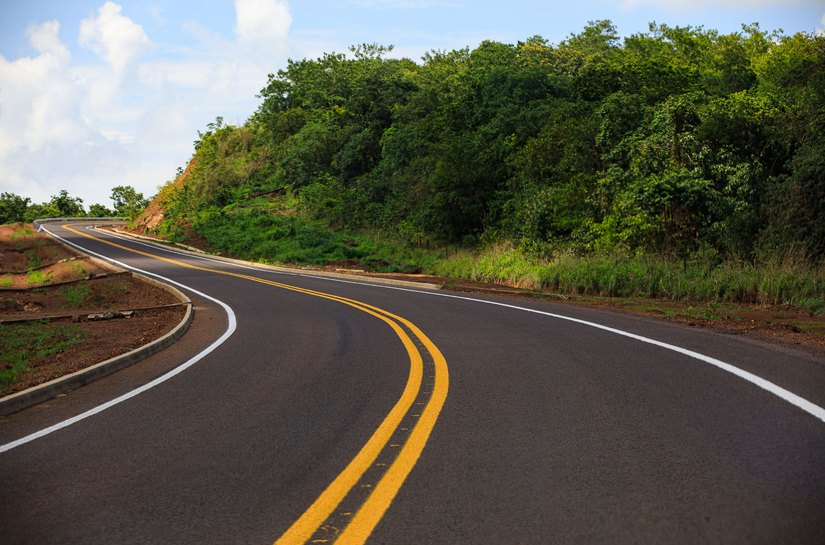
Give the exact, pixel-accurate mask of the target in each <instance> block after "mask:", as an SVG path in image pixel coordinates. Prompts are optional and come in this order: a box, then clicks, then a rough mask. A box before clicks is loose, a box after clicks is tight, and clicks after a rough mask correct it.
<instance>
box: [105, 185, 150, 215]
mask: <svg viewBox="0 0 825 545" xmlns="http://www.w3.org/2000/svg"><path fill="white" fill-rule="evenodd" d="M111 199H112V202H113V203H114V205H115V213H116V214H117V215H119V216H123V217H126V218H128V219H130V220H133V219H135V218H136V217H137V216H138V214H140V213H141V212H143V210H144V209H145V208H146V206H148V204H149V201H148V199H145V198H143V193H138V192H137V191H135V188H134V187H132V186H130V185H119V186H117V187H115V188H113V189H112V197H111Z"/></svg>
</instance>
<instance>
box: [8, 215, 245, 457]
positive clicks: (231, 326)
mask: <svg viewBox="0 0 825 545" xmlns="http://www.w3.org/2000/svg"><path fill="white" fill-rule="evenodd" d="M41 228H42V229H43V230H44V231H46V232H47V233H49V235H51V236H53V237H55V238H56V239H58V240H60V241H62V242H64V243H66V244H69V245H70V246H74V247H75V248H78V249H79V250H82V251H83V252H86V253H88V254H90V255H93V256H95V257H99V258H101V259H105V260H106V261H109V262H111V263H114V264H115V265H118V266H119V267H123V268H125V269H131V270H133V271H137V272H140V273H142V274H146V275H149V276H154V277H156V278H159V279H161V280H163V281H164V282H168V283H170V284H174V285H176V286H179V287H181V288H184V289H186V290H189V291H191V292H192V293H195V294H197V295H200V296H201V297H204V298H206V299H209V300H210V301H213V302H215V303H217V304H218V305H220V306H221V307H222V308H223V310H224V311H225V312H226V316H227V320H228V322H229V323H228V325H227V328H226V331H224V333H223V335H221V336H220V337H219V338H218V339H217V340H216V341H215V342H213V343H212V344H210V345H209V346H207V347H206V348H205V349H204V350H202V351H201V352H199V353H198V354H196V355H195V356H193V357H192V358H190V359H189V360H188V361H186V362H184V363H183V364H181V365H179V366H178V367H175V368H174V369H172V370H170V371H168V372H166V373H164V374H163V375H161V376H159V377H158V378H156V379H154V380H153V381H151V382H148V383H146V384H144V385H143V386H141V387H139V388H136V389H135V390H131V391H129V392H127V393H125V394H123V395H121V396H119V397H116V398H115V399H112V400H111V401H108V402H106V403H104V404H102V405H98V406H97V407H94V408H92V409H89V410H88V411H86V412H83V413H80V414H79V415H77V416H74V417H72V418H69V419H68V420H64V421H62V422H58V423H57V424H54V425H52V426H49V427H48V428H44V429H42V430H40V431H38V432H35V433H32V434H30V435H27V436H25V437H22V438H20V439H18V440H16V441H12V442H11V443H6V444H5V445H0V454H2V453H3V452H6V451H9V450H11V449H13V448H16V447H19V446H20V445H25V444H26V443H29V442H31V441H34V440H35V439H39V438H41V437H45V436H46V435H49V434H50V433H53V432H56V431H58V430H61V429H63V428H67V427H69V426H71V425H72V424H76V423H78V422H80V421H81V420H85V419H87V418H89V417H91V416H94V415H96V414H98V413H101V412H103V411H105V410H106V409H109V408H111V407H114V406H115V405H118V404H120V403H123V402H124V401H126V400H128V399H131V398H133V397H135V396H137V395H140V394H142V393H143V392H145V391H147V390H150V389H152V388H154V387H155V386H157V385H158V384H161V383H163V382H166V381H167V380H169V379H171V378H172V377H174V376H176V375H178V374H180V373H182V372H183V371H185V370H187V369H189V368H190V367H192V366H193V365H195V364H196V363H198V362H199V361H200V360H201V359H203V358H204V357H206V356H207V355H209V354H210V353H211V352H213V351H214V350H215V349H216V348H217V347H218V346H220V345H221V344H223V343H224V342H225V341H226V339H228V338H229V337H230V336H232V334H233V333H234V332H235V329H236V328H237V321H236V319H235V312H234V311H233V310H232V308H231V307H230V306H229V305H227V304H226V303H224V302H223V301H220V300H218V299H216V298H214V297H212V296H209V295H206V294H205V293H202V292H200V291H198V290H196V289H193V288H190V287H189V286H186V285H184V284H181V283H180V282H176V281H174V280H171V279H169V278H166V277H164V276H161V275H159V274H155V273H151V272H148V271H144V270H141V269H138V268H136V267H132V266H130V265H126V264H125V263H122V262H120V261H117V260H114V259H111V258H109V257H106V256H104V255H101V254H98V253H96V252H92V251H90V250H87V249H86V248H83V247H82V246H79V245H77V244H75V243H73V242H69V241H68V240H66V239H64V238H62V237H60V236H58V235H55V234H54V233H52V232H51V231H49V230H48V229H46V228H45V227H43V226H41Z"/></svg>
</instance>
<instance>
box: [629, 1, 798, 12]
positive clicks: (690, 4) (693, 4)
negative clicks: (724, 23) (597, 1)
mask: <svg viewBox="0 0 825 545" xmlns="http://www.w3.org/2000/svg"><path fill="white" fill-rule="evenodd" d="M810 3H811V0H624V6H625V7H626V8H636V7H640V6H648V7H650V6H653V7H664V8H672V9H685V10H692V9H700V8H706V7H709V6H713V7H721V6H730V7H736V8H764V7H772V6H775V7H787V6H791V5H804V4H810Z"/></svg>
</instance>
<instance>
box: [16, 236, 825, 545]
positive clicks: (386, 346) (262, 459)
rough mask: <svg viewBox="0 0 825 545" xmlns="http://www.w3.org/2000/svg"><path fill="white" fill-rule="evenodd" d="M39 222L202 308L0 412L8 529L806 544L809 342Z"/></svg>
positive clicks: (821, 373)
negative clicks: (355, 276)
mask: <svg viewBox="0 0 825 545" xmlns="http://www.w3.org/2000/svg"><path fill="white" fill-rule="evenodd" d="M47 229H48V230H49V231H52V232H53V233H55V234H56V235H58V236H60V237H63V238H65V239H66V240H68V241H69V242H71V243H74V244H77V245H79V246H81V247H83V248H85V249H87V250H88V251H90V252H94V253H97V254H100V255H105V256H107V257H109V258H111V259H114V260H117V261H118V262H120V263H123V264H125V265H128V266H131V267H135V268H138V269H140V270H143V271H147V272H150V273H153V274H156V275H160V276H162V277H164V278H166V279H168V280H169V281H173V282H176V283H179V284H180V285H181V286H182V287H183V289H184V290H185V291H187V293H188V294H189V295H190V296H191V297H192V299H193V301H194V302H195V306H196V317H195V322H194V324H193V326H192V329H191V330H190V333H187V335H186V336H185V337H184V338H183V340H182V341H181V342H179V343H177V344H176V345H175V346H173V347H172V348H170V349H167V350H166V351H164V352H163V353H161V354H158V355H155V356H153V357H151V358H149V359H147V360H145V361H144V362H141V363H140V364H138V365H136V366H133V367H131V368H129V369H126V370H124V371H121V372H118V373H117V374H115V375H113V376H111V377H108V378H106V379H103V380H101V381H99V382H96V383H94V384H92V385H89V386H87V387H84V388H82V389H79V390H76V391H74V392H71V393H70V394H68V395H66V396H63V397H60V398H57V399H55V400H52V401H50V402H48V403H44V404H41V405H39V406H37V407H33V408H31V409H29V410H26V411H23V412H20V413H17V414H15V415H12V416H10V417H6V418H3V419H0V513H2V516H0V543H2V544H4V545H6V544H12V543H26V544H28V543H31V544H38V545H39V544H49V543H61V544H62V543H78V544H87V543H101V544H112V543H141V544H144V543H164V544H167V543H198V544H212V543H215V544H217V543H227V544H229V543H232V544H234V543H259V544H272V543H278V544H286V543H332V542H334V541H335V542H337V543H365V542H366V543H370V544H379V543H387V544H390V543H391V544H411V545H412V544H460V543H472V544H545V543H725V544H728V543H748V544H752V543H766V544H767V543H770V544H776V543H794V544H806V543H810V544H821V543H823V542H824V541H825V538H823V536H825V409H823V407H825V360H823V359H822V358H816V357H813V356H810V355H808V354H806V353H803V352H798V351H794V350H791V349H787V348H778V347H775V346H769V345H765V344H761V343H757V342H754V341H749V340H746V339H741V338H737V337H733V336H724V335H718V334H714V333H710V332H706V331H700V330H694V329H691V328H685V327H682V326H678V325H673V324H669V323H660V322H655V321H649V320H645V319H641V318H633V317H628V316H624V315H616V314H612V313H606V312H602V311H598V310H593V309H585V308H578V307H572V306H567V305H560V304H552V303H547V302H541V301H526V300H518V299H507V298H497V297H484V296H474V297H465V296H461V295H459V294H451V293H449V292H435V291H426V290H411V289H406V288H396V287H391V286H371V285H367V284H362V283H352V282H344V281H340V280H336V279H330V278H316V277H313V276H311V275H294V274H289V273H285V272H275V271H269V270H259V269H255V268H250V267H240V266H238V265H235V264H231V263H226V262H221V261H216V260H207V259H202V258H198V257H194V256H189V255H185V254H181V253H177V252H174V251H170V250H168V249H163V248H156V247H153V246H149V245H146V244H144V243H138V242H134V241H129V240H124V239H122V238H120V237H114V236H113V235H111V234H107V233H103V232H99V231H93V230H89V229H85V228H84V227H83V226H80V225H74V226H72V227H70V228H64V227H61V226H60V225H59V224H49V225H48V226H47ZM92 237H93V238H92ZM336 539H337V541H336Z"/></svg>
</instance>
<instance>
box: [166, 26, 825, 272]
mask: <svg viewBox="0 0 825 545" xmlns="http://www.w3.org/2000/svg"><path fill="white" fill-rule="evenodd" d="M391 49H392V48H391V47H384V46H380V45H375V44H365V45H360V46H356V47H353V48H351V50H350V52H349V54H341V53H329V54H325V55H323V56H322V57H320V58H318V59H303V60H291V61H289V63H288V65H287V66H286V67H285V68H284V69H282V70H280V71H278V72H277V73H274V74H270V75H269V77H268V82H267V84H266V86H265V87H264V89H263V90H262V91H261V94H260V97H261V104H260V107H259V108H258V110H257V111H256V112H255V113H254V115H252V116H251V117H250V118H249V120H248V121H246V122H245V123H244V124H243V125H242V126H231V125H226V124H224V123H223V120H222V119H221V118H218V119H217V120H216V121H215V122H214V123H211V124H210V125H209V126H208V127H207V130H206V132H204V133H199V137H198V140H197V141H196V142H195V153H194V156H193V160H192V162H191V163H190V165H189V168H187V169H186V175H185V176H182V177H181V178H180V179H179V180H178V181H177V182H175V183H170V184H169V185H167V186H166V187H164V188H163V189H162V191H161V193H160V194H159V199H160V201H161V204H162V205H163V207H164V208H165V214H166V215H165V220H164V222H165V223H164V224H163V225H162V226H161V231H163V232H166V234H171V235H173V236H174V235H176V234H180V233H181V232H182V231H181V229H182V226H183V225H185V226H187V227H191V228H194V229H195V230H196V231H198V232H199V233H200V235H201V236H205V237H206V238H207V239H210V238H211V239H212V242H213V243H215V244H221V243H223V244H224V245H225V246H226V245H228V244H229V243H227V242H226V237H227V236H235V237H236V238H237V237H247V238H248V237H254V236H255V235H254V232H267V233H269V234H268V235H266V236H268V237H272V236H275V235H272V233H273V231H272V229H271V228H274V227H273V226H277V228H278V229H281V230H282V231H283V233H285V234H282V235H278V236H294V235H295V233H296V225H295V222H296V221H297V220H296V219H295V218H296V217H304V218H309V219H311V220H312V221H314V222H320V224H323V225H324V226H326V227H329V228H332V229H333V230H336V231H339V232H342V231H347V232H359V231H370V232H380V233H385V234H388V235H392V236H393V237H396V238H397V239H399V240H404V241H406V242H408V243H410V244H420V243H422V241H432V242H433V243H440V244H452V245H457V246H464V247H477V246H478V245H483V244H490V243H497V242H502V241H504V242H507V243H509V244H511V245H514V246H515V247H518V248H520V249H521V250H523V251H525V252H528V253H531V254H533V255H538V256H543V257H550V256H553V255H555V254H558V253H560V252H564V253H575V254H593V253H610V254H614V253H616V252H623V253H625V254H627V255H647V254H651V255H657V256H665V257H668V258H674V259H678V260H685V259H687V258H688V257H690V256H694V255H697V254H701V255H707V256H711V257H712V258H714V259H718V260H720V261H721V260H738V261H745V262H756V261H759V260H760V259H766V258H768V257H770V256H775V255H777V254H778V253H783V252H788V251H793V252H796V253H797V254H798V255H803V256H804V259H807V260H809V262H818V261H819V260H821V259H822V258H823V257H825V221H823V218H825V38H823V37H820V36H812V35H807V34H796V35H793V36H785V35H783V34H782V33H781V32H768V31H764V30H762V29H761V28H760V27H759V26H758V25H756V24H752V25H746V26H743V27H742V30H741V31H740V32H736V33H732V34H720V33H719V32H717V31H714V30H707V29H704V28H702V27H698V28H695V27H669V26H667V25H660V24H651V25H650V29H649V31H648V32H646V33H640V34H635V35H632V36H629V37H626V38H623V39H622V38H620V36H619V34H618V32H617V29H616V28H615V26H614V25H613V24H612V23H611V22H610V21H596V22H592V23H590V24H589V25H588V26H586V27H585V28H584V29H583V30H582V31H581V32H580V33H577V34H572V35H570V36H569V37H568V38H567V39H565V40H564V41H562V42H561V43H558V44H551V43H549V42H548V41H547V40H545V39H543V38H541V37H540V36H534V37H530V38H527V39H526V40H524V41H523V42H518V43H516V44H505V43H499V42H494V41H485V42H483V43H481V44H480V45H479V46H478V47H476V48H475V49H472V50H471V49H469V48H465V49H459V50H453V51H432V52H430V53H428V54H427V55H426V56H425V57H424V58H423V59H422V60H421V61H420V62H414V61H412V60H410V59H397V58H390V57H389V55H388V54H389V53H390V52H391ZM232 225H234V226H236V227H237V226H239V225H245V226H247V227H249V229H250V230H249V232H246V233H244V234H243V235H241V234H237V230H236V231H232V229H231V228H230V226H232ZM313 225H315V224H313ZM267 226H269V227H267ZM267 229H269V231H267ZM299 231H300V229H299ZM233 232H235V234H234V235H233V234H232V233H233ZM279 232H280V231H279ZM221 241H223V242H221ZM232 244H235V246H236V247H237V246H238V244H240V246H243V244H246V242H242V243H239V242H238V241H237V240H235V241H234V242H233V243H232ZM249 244H252V242H249ZM260 252H261V253H262V255H260V256H258V257H262V258H266V257H267V256H266V255H265V254H266V251H265V250H261V251H260Z"/></svg>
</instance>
